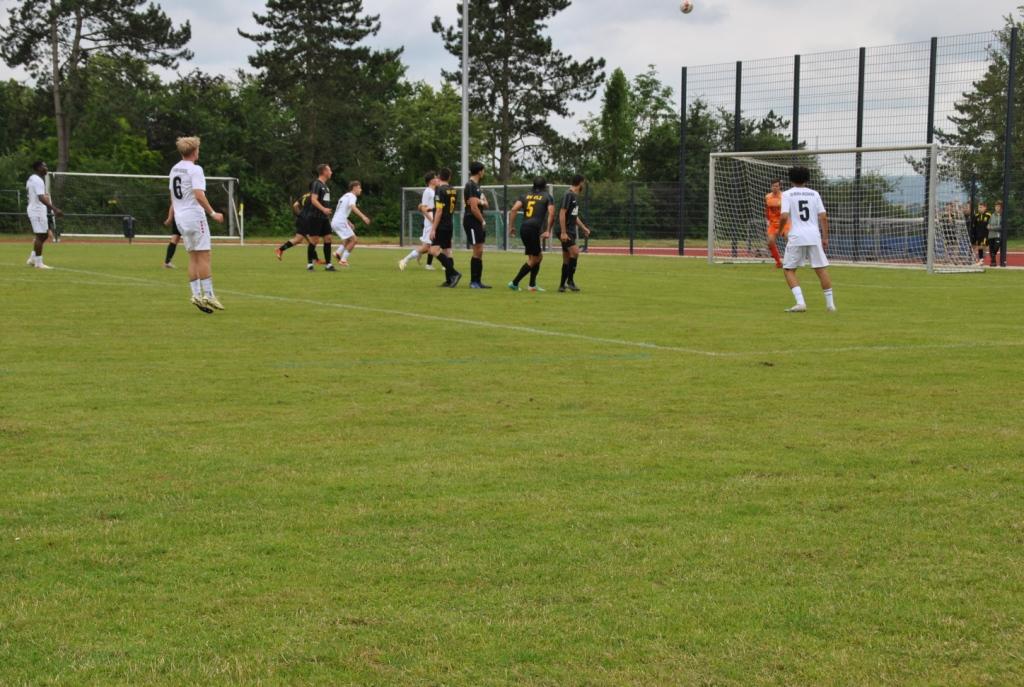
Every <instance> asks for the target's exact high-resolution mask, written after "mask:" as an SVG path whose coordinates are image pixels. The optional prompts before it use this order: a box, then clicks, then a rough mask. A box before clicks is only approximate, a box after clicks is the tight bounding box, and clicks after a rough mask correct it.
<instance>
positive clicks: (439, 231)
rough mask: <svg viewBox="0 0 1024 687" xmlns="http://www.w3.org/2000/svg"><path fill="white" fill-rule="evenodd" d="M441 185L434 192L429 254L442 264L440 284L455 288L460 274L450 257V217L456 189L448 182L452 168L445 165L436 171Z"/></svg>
mask: <svg viewBox="0 0 1024 687" xmlns="http://www.w3.org/2000/svg"><path fill="white" fill-rule="evenodd" d="M437 177H438V178H439V179H440V180H441V185H440V186H438V187H437V190H436V191H435V192H434V226H433V227H432V228H431V230H430V254H431V255H433V256H434V258H435V259H436V260H437V261H438V262H439V263H441V265H443V266H444V276H445V280H444V283H443V284H441V286H446V287H448V288H455V286H457V285H458V283H459V280H460V279H462V274H461V273H460V272H457V271H456V270H455V260H454V259H452V257H451V250H452V224H453V223H452V217H454V215H455V204H456V202H458V197H459V194H458V191H456V190H455V189H453V188H452V187H451V185H450V184H449V183H448V182H450V181H451V180H452V170H450V169H448V168H447V167H445V168H444V169H442V170H441V171H440V172H438V173H437Z"/></svg>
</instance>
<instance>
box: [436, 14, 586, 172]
mask: <svg viewBox="0 0 1024 687" xmlns="http://www.w3.org/2000/svg"><path fill="white" fill-rule="evenodd" d="M469 2H470V12H469V14H470V22H471V23H470V36H469V51H470V66H471V73H470V87H469V96H470V109H471V111H472V112H473V113H474V115H476V116H477V117H480V118H481V119H483V120H484V121H486V123H487V124H488V129H489V131H490V134H489V138H490V140H489V144H490V146H491V148H492V150H494V151H495V153H494V154H495V157H496V159H497V162H498V180H499V181H501V182H504V181H508V179H509V177H510V176H511V173H512V165H513V163H514V162H515V160H516V158H517V157H519V156H521V155H522V154H523V153H525V152H527V151H529V150H530V149H531V148H534V147H536V146H538V145H539V144H542V143H549V144H550V143H553V142H555V141H557V140H558V138H559V137H558V134H557V132H555V130H554V129H553V128H552V127H551V125H550V123H549V122H550V119H551V118H552V117H555V116H558V117H568V116H570V115H571V114H572V112H571V110H570V107H571V104H572V103H573V102H574V101H587V100H590V99H591V98H593V97H594V94H595V93H596V92H597V89H598V87H599V86H600V85H601V83H602V82H603V81H604V71H603V70H604V65H605V62H604V59H603V58H601V59H594V58H588V59H587V60H585V61H583V62H578V61H576V60H574V59H572V58H571V57H569V56H567V55H564V54H563V53H562V52H560V51H558V50H555V49H554V47H553V46H552V42H551V39H550V38H549V37H548V36H546V35H545V33H544V32H545V30H546V29H547V27H548V23H549V21H550V20H551V19H552V18H553V17H554V16H556V15H557V14H558V13H559V12H561V11H562V10H564V9H566V8H567V7H569V5H570V4H571V0H533V1H532V2H516V1H515V0H469ZM458 13H459V16H460V17H461V14H462V3H459V5H458ZM432 28H433V31H434V33H436V34H438V35H440V36H441V39H442V40H443V41H444V47H445V49H446V50H448V52H449V53H451V54H452V55H455V56H457V57H458V58H459V69H458V70H455V71H445V72H444V76H445V78H446V79H448V80H449V81H451V82H452V83H453V84H458V83H460V82H461V80H462V73H461V68H462V25H461V22H456V23H455V24H453V25H450V26H445V25H444V24H443V23H442V21H441V18H440V17H434V22H433V25H432Z"/></svg>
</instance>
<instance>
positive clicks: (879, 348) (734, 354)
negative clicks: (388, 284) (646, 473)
mask: <svg viewBox="0 0 1024 687" xmlns="http://www.w3.org/2000/svg"><path fill="white" fill-rule="evenodd" d="M5 266H7V267H14V265H11V264H7V265H5ZM54 271H55V272H58V271H59V272H71V273H74V274H84V275H89V276H94V277H104V278H108V279H121V280H125V281H130V282H134V283H139V284H145V285H147V286H159V287H164V288H168V289H169V288H174V287H171V285H169V284H166V283H164V282H160V281H156V280H153V279H145V278H142V277H130V276H127V275H119V274H111V273H109V272H95V271H92V270H79V269H72V268H69V267H60V268H54ZM2 279H3V280H4V281H10V278H2ZM14 279H15V280H18V281H22V280H23V279H24V278H21V277H15V278H14ZM79 283H87V282H79ZM95 284H96V285H97V286H106V285H108V284H106V283H103V282H95ZM218 291H219V292H220V293H222V294H223V293H226V294H230V295H232V296H239V297H241V298H252V299H255V300H263V301H270V302H276V303H296V304H302V305H314V306H316V307H318V308H334V309H337V310H348V311H354V312H365V313H373V314H377V315H388V316H392V317H400V318H403V319H418V320H426V321H430V322H445V323H448V324H459V325H464V326H467V327H481V328H486V329H495V330H500V331H509V332H516V333H520V334H532V335H535V336H548V337H553V338H561V339H573V340H576V341H586V342H589V343H595V344H605V345H609V346H622V347H626V348H639V349H644V350H650V351H661V352H666V353H684V354H687V355H695V356H701V357H705V358H721V359H730V358H733V359H735V358H750V357H764V356H782V355H808V354H813V355H826V354H829V353H861V352H872V353H874V352H878V353H884V352H896V353H898V352H908V351H922V350H962V349H976V348H1007V347H1015V348H1018V347H1022V346H1024V341H1008V342H984V343H981V342H977V341H965V342H962V343H959V342H958V343H936V344H870V345H861V346H837V347H832V348H787V349H780V350H760V351H708V350H703V349H699V348H688V347H684V346H667V345H663V344H656V343H650V342H646V341H631V340H629V339H612V338H606V337H599V336H588V335H586V334H576V333H573V332H560V331H555V330H550V329H539V328H537V327H526V326H523V325H514V324H504V323H501V322H489V321H487V320H471V319H466V318H461V317H445V316H442V315H427V314H424V313H418V312H407V311H404V310H393V309H390V308H374V307H370V306H365V305H352V304H350V303H332V302H330V301H318V300H313V299H310V298H292V297H290V296H274V295H271V294H262V293H248V292H245V291H234V290H227V289H218ZM793 317H800V316H799V315H794V316H793Z"/></svg>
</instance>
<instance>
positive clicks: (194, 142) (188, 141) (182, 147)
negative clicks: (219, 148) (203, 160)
mask: <svg viewBox="0 0 1024 687" xmlns="http://www.w3.org/2000/svg"><path fill="white" fill-rule="evenodd" d="M175 145H177V147H178V153H179V154H180V155H181V156H182V157H188V156H189V155H191V154H192V153H194V152H196V151H197V150H199V137H198V136H182V137H181V138H179V139H178V140H177V142H176V143H175Z"/></svg>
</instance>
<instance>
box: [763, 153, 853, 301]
mask: <svg viewBox="0 0 1024 687" xmlns="http://www.w3.org/2000/svg"><path fill="white" fill-rule="evenodd" d="M789 180H790V181H791V182H792V183H793V188H791V189H789V190H788V191H786V192H785V193H783V194H782V215H781V217H780V219H779V226H780V227H784V226H786V225H787V224H788V225H789V226H790V230H789V239H788V241H787V242H786V254H785V255H784V256H783V258H782V270H783V273H784V274H785V275H786V283H787V284H788V285H789V288H790V290H791V291H792V292H793V297H794V298H796V305H794V306H793V307H792V308H789V309H787V310H786V312H807V303H806V302H805V301H804V292H803V290H802V289H801V288H800V282H799V281H798V280H797V278H796V270H797V268H798V267H802V266H803V265H805V264H807V263H808V262H810V264H811V267H812V268H814V271H815V273H817V275H818V280H819V281H820V282H821V290H822V291H823V292H824V293H825V308H826V309H827V310H828V311H829V312H835V311H836V302H835V299H834V298H833V296H832V278H831V277H830V276H829V274H828V258H827V257H825V251H826V250H827V249H828V215H827V214H826V213H825V204H824V203H822V202H821V196H820V195H818V192H817V191H815V190H814V189H811V188H807V182H809V181H810V180H811V171H810V170H809V169H807V168H806V167H793V168H791V169H790V170H789ZM768 240H769V242H770V243H771V244H772V245H774V243H775V237H774V236H772V235H769V238H768Z"/></svg>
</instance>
